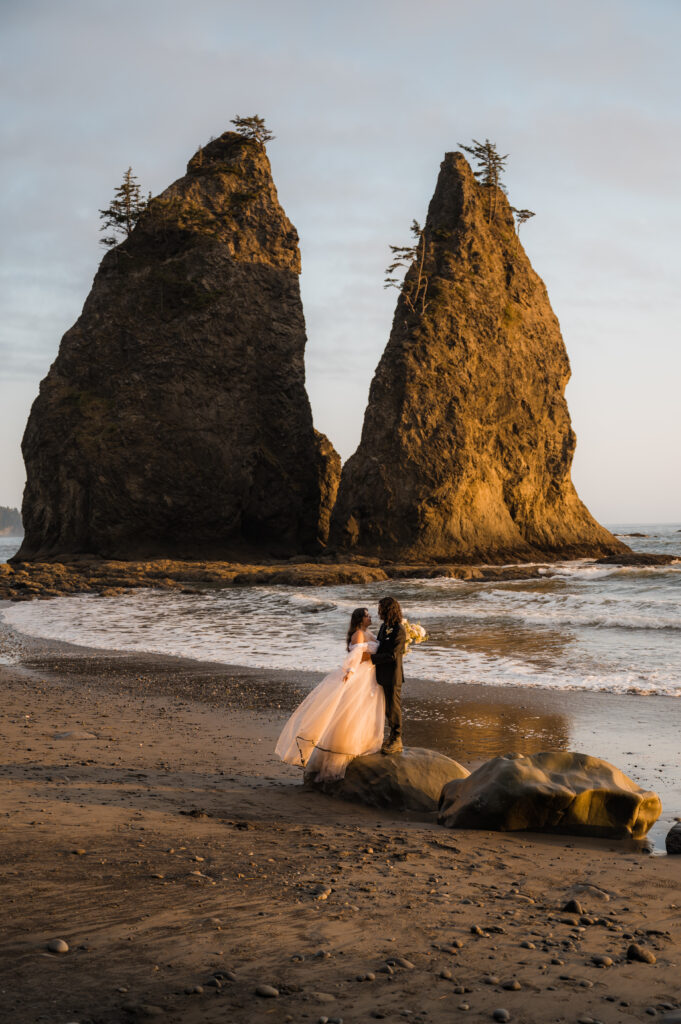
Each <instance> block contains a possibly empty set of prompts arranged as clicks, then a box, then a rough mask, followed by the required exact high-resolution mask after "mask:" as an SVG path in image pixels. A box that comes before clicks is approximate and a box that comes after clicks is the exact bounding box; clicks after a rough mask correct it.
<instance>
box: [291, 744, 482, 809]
mask: <svg viewBox="0 0 681 1024" xmlns="http://www.w3.org/2000/svg"><path fill="white" fill-rule="evenodd" d="M467 775H468V771H467V769H466V768H464V767H463V765H460V764H459V763H458V761H454V760H453V759H452V758H451V757H446V756H445V755H444V754H439V753H438V752H437V751H435V750H425V749H422V748H420V747H406V748H405V749H404V750H403V751H402V753H401V754H388V755H384V754H367V755H366V756H365V757H356V758H354V760H352V761H351V762H350V764H349V765H348V768H347V771H346V773H345V778H343V779H341V780H340V781H338V782H324V783H317V782H315V780H314V779H313V778H309V777H308V778H306V784H307V785H310V786H313V787H314V788H315V789H321V790H322V791H323V792H325V793H329V794H331V795H332V796H338V797H341V798H342V799H343V800H354V801H356V802H358V803H362V804H368V805H369V806H370V807H390V808H392V809H393V810H399V811H436V810H437V806H438V799H439V796H440V793H441V792H442V787H443V786H444V785H445V783H447V782H449V781H450V780H451V779H463V778H465V777H466V776H467Z"/></svg>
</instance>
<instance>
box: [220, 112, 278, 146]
mask: <svg viewBox="0 0 681 1024" xmlns="http://www.w3.org/2000/svg"><path fill="white" fill-rule="evenodd" d="M230 123H231V124H233V125H234V131H235V132H237V134H238V135H242V136H243V137H244V138H245V139H253V140H254V141H255V142H259V143H260V144H261V145H262V146H264V145H265V143H266V142H270V141H271V140H272V139H274V138H275V136H274V135H273V134H272V132H271V131H270V130H269V128H268V127H267V125H266V124H265V118H264V117H258V115H257V114H253V115H251V117H239V116H237V117H233V118H232V120H231V122H230Z"/></svg>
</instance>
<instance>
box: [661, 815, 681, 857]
mask: <svg viewBox="0 0 681 1024" xmlns="http://www.w3.org/2000/svg"><path fill="white" fill-rule="evenodd" d="M664 845H665V849H666V851H667V853H672V854H673V853H681V822H677V824H676V825H672V827H671V828H670V829H669V832H667V835H666V836H665V840H664Z"/></svg>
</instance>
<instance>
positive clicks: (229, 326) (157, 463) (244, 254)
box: [18, 132, 340, 559]
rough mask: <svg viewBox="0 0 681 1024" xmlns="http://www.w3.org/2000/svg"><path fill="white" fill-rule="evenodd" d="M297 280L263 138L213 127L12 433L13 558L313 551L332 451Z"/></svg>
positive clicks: (138, 232)
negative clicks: (16, 542)
mask: <svg viewBox="0 0 681 1024" xmlns="http://www.w3.org/2000/svg"><path fill="white" fill-rule="evenodd" d="M299 273H300V253H299V249H298V236H297V234H296V230H295V228H294V227H293V225H292V224H291V222H290V221H289V220H288V218H287V217H286V215H285V213H284V211H283V210H282V208H281V206H280V205H279V201H278V198H277V193H276V189H275V187H274V182H273V180H272V174H271V170H270V164H269V161H268V159H267V156H266V153H265V149H264V147H263V146H262V145H261V144H260V143H258V142H256V141H253V140H249V139H245V138H243V137H242V136H240V135H238V134H236V133H234V132H225V134H223V135H222V136H221V137H220V138H219V139H216V140H215V141H213V142H210V143H209V144H208V145H207V146H206V147H205V148H203V149H200V150H199V151H198V152H197V153H196V154H195V155H194V157H193V158H192V159H191V160H190V162H189V165H188V167H187V173H186V174H185V175H184V177H182V178H180V179H179V180H178V181H176V182H175V183H174V184H173V185H171V186H170V187H169V188H167V189H166V190H165V192H163V193H162V194H161V195H160V196H158V197H156V198H155V199H153V200H152V201H151V203H150V205H149V207H148V208H147V210H146V211H145V212H144V213H143V215H142V217H141V219H140V221H139V222H138V224H137V226H136V227H135V229H134V230H133V232H132V234H131V235H130V236H129V237H128V238H127V239H126V241H124V242H123V243H122V244H121V245H119V246H117V247H116V248H115V249H112V250H111V251H110V252H108V253H107V254H106V256H105V257H104V259H103V260H102V263H101V266H100V268H99V270H98V272H97V275H96V277H95V280H94V283H93V286H92V291H91V292H90V295H89V296H88V298H87V301H86V303H85V306H84V308H83V312H82V314H81V316H80V317H79V319H78V321H77V322H76V324H75V325H74V326H73V327H72V328H71V329H70V330H69V331H67V333H66V334H65V335H64V337H63V339H62V342H61V347H60V350H59V355H58V357H57V359H56V361H55V363H54V364H53V366H52V368H51V369H50V371H49V373H48V375H47V377H46V378H45V380H44V381H43V382H42V384H41V387H40V395H39V397H38V398H37V399H36V401H35V403H34V405H33V409H32V411H31V415H30V418H29V422H28V426H27V428H26V433H25V436H24V441H23V452H24V459H25V462H26V469H27V476H28V482H27V485H26V491H25V495H24V504H23V516H24V524H25V530H26V535H25V540H24V544H23V546H22V548H21V551H20V552H19V555H18V557H19V558H20V559H30V558H36V557H52V556H55V555H59V554H69V553H75V552H92V553H95V554H101V555H106V556H114V557H123V558H125V557H135V556H146V555H177V556H187V557H192V556H198V557H218V558H219V557H228V556H232V555H234V554H239V553H243V552H250V553H257V554H261V555H262V554H265V555H267V554H290V553H295V552H300V551H314V550H315V549H316V548H318V546H319V545H320V542H323V541H324V539H325V534H326V533H327V532H328V523H329V516H330V510H331V506H332V504H333V501H334V498H335V491H336V486H337V482H338V476H339V471H340V462H339V459H338V456H337V455H336V453H335V452H334V450H333V448H332V447H331V445H330V444H329V442H328V441H327V439H326V438H324V436H323V435H321V434H317V432H316V431H315V430H314V428H313V425H312V414H311V411H310V404H309V401H308V397H307V393H306V391H305V369H304V350H305V342H306V337H305V321H304V318H303V309H302V304H301V299H300V289H299V283H298V275H299Z"/></svg>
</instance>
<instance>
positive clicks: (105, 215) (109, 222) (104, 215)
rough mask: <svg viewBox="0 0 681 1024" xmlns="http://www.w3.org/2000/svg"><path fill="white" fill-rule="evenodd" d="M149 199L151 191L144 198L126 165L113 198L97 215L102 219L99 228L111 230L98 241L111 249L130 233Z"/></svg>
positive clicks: (130, 168) (129, 168) (130, 169)
mask: <svg viewBox="0 0 681 1024" xmlns="http://www.w3.org/2000/svg"><path fill="white" fill-rule="evenodd" d="M150 199H151V192H150V193H149V195H148V196H147V197H146V198H145V197H144V196H143V195H142V190H141V188H140V186H139V184H138V181H137V178H136V177H135V175H134V174H133V173H132V167H128V169H127V171H126V172H125V174H124V175H123V181H122V182H121V184H120V185H119V186H118V188H117V189H116V191H115V192H114V197H113V199H112V200H111V202H110V203H109V205H108V206H107V208H106V209H105V210H100V211H99V216H100V218H101V219H102V220H103V221H104V223H103V224H102V226H101V227H100V229H99V230H100V231H111V232H113V233H112V234H110V235H105V236H104V238H100V240H99V241H100V243H101V244H102V245H105V246H106V247H107V248H108V249H111V248H112V247H113V246H114V245H118V244H119V242H122V241H123V240H124V239H125V238H127V237H128V236H129V235H131V234H132V229H133V228H134V227H135V224H136V223H137V221H138V220H139V219H140V216H141V214H142V213H143V212H144V210H146V208H147V206H148V205H149V201H150Z"/></svg>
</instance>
